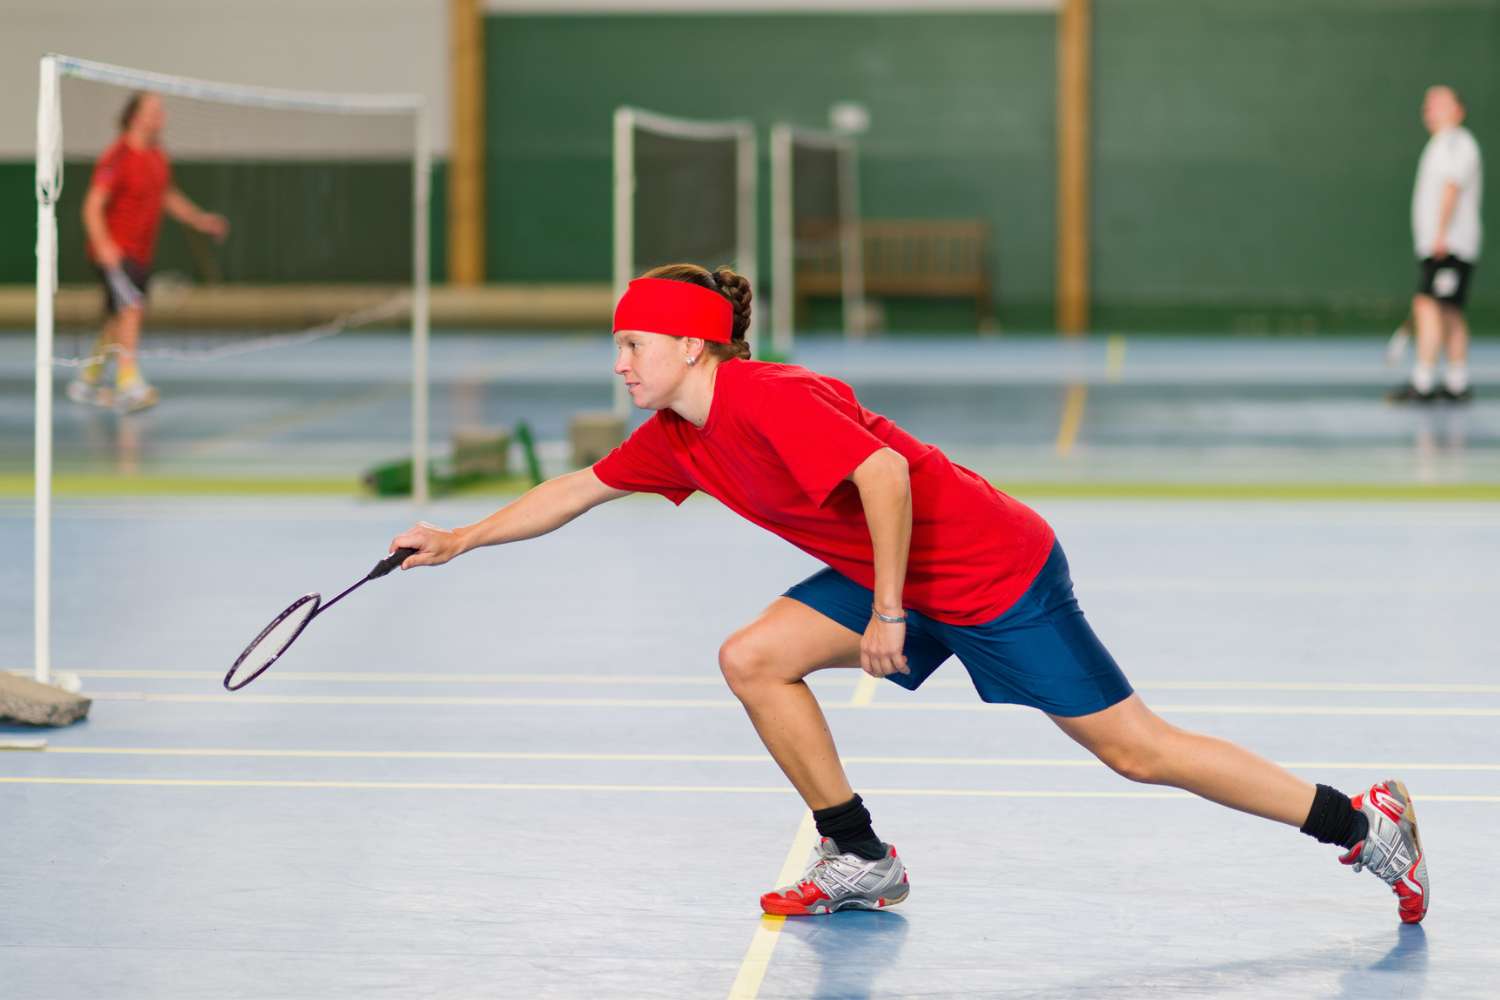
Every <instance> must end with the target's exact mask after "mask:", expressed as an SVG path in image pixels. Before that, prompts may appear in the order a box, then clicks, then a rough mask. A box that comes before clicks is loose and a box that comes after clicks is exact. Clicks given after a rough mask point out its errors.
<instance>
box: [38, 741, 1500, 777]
mask: <svg viewBox="0 0 1500 1000" xmlns="http://www.w3.org/2000/svg"><path fill="white" fill-rule="evenodd" d="M37 742H44V741H37ZM26 749H36V750H42V751H43V752H44V753H46V754H48V755H66V756H78V757H199V758H213V757H226V758H244V759H284V760H488V761H527V762H544V761H551V762H563V763H596V764H615V763H624V764H643V763H658V764H765V763H767V757H766V755H765V754H763V753H755V754H732V753H723V754H713V753H705V754H687V753H572V752H554V751H519V750H518V751H508V750H318V749H274V748H260V747H91V746H46V747H42V746H28V747H27V748H26ZM843 760H844V763H846V764H879V765H891V764H898V765H900V764H906V765H911V766H914V767H1019V768H1080V767H1081V768H1102V767H1104V765H1103V764H1101V763H1100V762H1099V761H1098V760H1095V759H1094V758H1092V757H911V756H888V755H886V756H868V755H858V754H855V755H850V756H846V757H844V758H843ZM1278 763H1279V764H1280V766H1281V767H1286V768H1300V769H1306V770H1344V771H1380V772H1386V771H1458V772H1465V771H1472V772H1488V771H1500V763H1497V762H1488V763H1487V762H1458V761H1426V762H1423V761H1326V760H1286V761H1279V762H1278Z"/></svg>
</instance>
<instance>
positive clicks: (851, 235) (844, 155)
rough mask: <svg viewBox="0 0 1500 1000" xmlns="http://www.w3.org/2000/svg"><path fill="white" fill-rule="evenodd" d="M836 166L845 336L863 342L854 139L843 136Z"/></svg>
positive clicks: (862, 275)
mask: <svg viewBox="0 0 1500 1000" xmlns="http://www.w3.org/2000/svg"><path fill="white" fill-rule="evenodd" d="M838 163H839V238H840V239H841V240H842V242H843V247H842V251H843V252H842V253H841V254H840V255H839V256H840V258H841V260H842V263H843V273H842V274H841V275H840V276H839V277H840V280H841V282H842V283H843V292H844V336H845V337H853V338H854V339H855V340H863V339H864V338H865V336H866V335H867V334H868V333H869V330H867V329H866V327H865V316H866V310H865V259H864V253H865V248H864V235H863V233H862V232H861V227H860V221H861V216H860V212H859V145H858V143H857V142H856V141H855V139H854V137H853V136H846V137H845V138H844V141H843V142H841V143H840V144H839V147H838Z"/></svg>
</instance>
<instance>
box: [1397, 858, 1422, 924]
mask: <svg viewBox="0 0 1500 1000" xmlns="http://www.w3.org/2000/svg"><path fill="white" fill-rule="evenodd" d="M1421 863H1422V858H1421V856H1420V855H1419V856H1418V857H1417V860H1416V861H1414V862H1412V866H1411V867H1410V868H1408V869H1407V870H1406V874H1404V875H1402V876H1401V881H1399V882H1397V883H1396V884H1395V885H1393V886H1391V890H1392V891H1393V892H1395V893H1396V909H1397V912H1399V913H1400V914H1401V922H1402V923H1403V924H1416V923H1421V921H1422V918H1423V917H1425V916H1427V894H1426V893H1425V892H1423V891H1422V886H1421V885H1420V884H1419V883H1418V882H1417V880H1416V879H1415V878H1413V877H1412V874H1413V873H1414V872H1415V871H1416V870H1417V865H1419V864H1421Z"/></svg>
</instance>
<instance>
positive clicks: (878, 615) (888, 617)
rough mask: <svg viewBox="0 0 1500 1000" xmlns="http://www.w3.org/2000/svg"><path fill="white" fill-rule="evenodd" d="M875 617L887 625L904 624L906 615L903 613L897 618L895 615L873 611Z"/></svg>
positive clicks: (872, 609)
mask: <svg viewBox="0 0 1500 1000" xmlns="http://www.w3.org/2000/svg"><path fill="white" fill-rule="evenodd" d="M870 610H871V611H875V609H874V608H871V609H870ZM875 617H876V618H879V619H880V620H881V621H883V622H885V623H886V624H887V625H905V624H906V616H905V615H902V616H900V617H899V618H897V617H893V616H891V615H883V614H881V613H880V612H879V611H875Z"/></svg>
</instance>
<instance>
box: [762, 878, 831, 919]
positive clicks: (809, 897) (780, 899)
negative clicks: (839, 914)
mask: <svg viewBox="0 0 1500 1000" xmlns="http://www.w3.org/2000/svg"><path fill="white" fill-rule="evenodd" d="M827 898H828V895H827V894H826V893H825V892H823V890H822V889H819V888H818V887H817V885H816V884H814V883H812V882H802V883H799V884H798V885H795V886H793V887H792V888H790V889H788V890H787V891H786V892H785V893H782V892H768V893H766V894H765V895H764V896H762V897H760V908H761V909H762V910H763V911H765V912H766V913H772V914H777V915H780V916H787V917H803V916H808V915H811V914H812V913H814V912H815V911H814V910H813V909H812V907H813V906H815V905H816V904H817V903H818V901H819V900H826V899H827Z"/></svg>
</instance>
